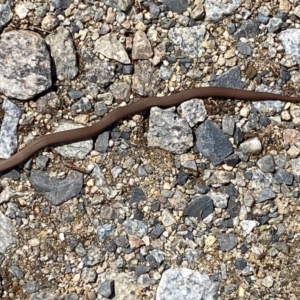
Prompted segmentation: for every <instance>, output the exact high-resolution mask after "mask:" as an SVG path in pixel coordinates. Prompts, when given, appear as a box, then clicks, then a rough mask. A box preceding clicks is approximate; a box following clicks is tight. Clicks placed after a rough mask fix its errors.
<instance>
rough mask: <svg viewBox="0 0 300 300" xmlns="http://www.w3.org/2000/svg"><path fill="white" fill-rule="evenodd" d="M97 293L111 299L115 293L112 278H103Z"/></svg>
mask: <svg viewBox="0 0 300 300" xmlns="http://www.w3.org/2000/svg"><path fill="white" fill-rule="evenodd" d="M97 293H98V294H100V295H101V296H103V297H105V298H109V299H111V298H112V296H113V295H114V293H115V282H114V280H105V281H104V282H103V283H102V284H101V286H100V287H99V289H98V292H97Z"/></svg>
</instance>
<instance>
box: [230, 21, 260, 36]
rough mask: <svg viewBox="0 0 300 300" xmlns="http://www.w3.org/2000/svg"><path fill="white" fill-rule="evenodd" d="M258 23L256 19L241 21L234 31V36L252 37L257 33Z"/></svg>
mask: <svg viewBox="0 0 300 300" xmlns="http://www.w3.org/2000/svg"><path fill="white" fill-rule="evenodd" d="M259 24H260V22H259V21H258V20H246V21H244V22H243V23H242V25H241V26H240V28H239V29H238V30H237V31H236V32H235V33H234V35H233V36H234V38H235V39H237V40H239V39H240V38H242V37H244V38H246V39H249V38H254V37H256V36H257V35H258V34H259Z"/></svg>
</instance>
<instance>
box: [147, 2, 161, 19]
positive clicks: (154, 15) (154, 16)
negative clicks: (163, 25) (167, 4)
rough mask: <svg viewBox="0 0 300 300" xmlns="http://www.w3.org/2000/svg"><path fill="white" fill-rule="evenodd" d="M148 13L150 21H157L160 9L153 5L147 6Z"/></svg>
mask: <svg viewBox="0 0 300 300" xmlns="http://www.w3.org/2000/svg"><path fill="white" fill-rule="evenodd" d="M149 12H150V15H151V19H157V18H158V17H159V14H160V8H159V6H157V5H156V4H155V3H151V4H150V6H149Z"/></svg>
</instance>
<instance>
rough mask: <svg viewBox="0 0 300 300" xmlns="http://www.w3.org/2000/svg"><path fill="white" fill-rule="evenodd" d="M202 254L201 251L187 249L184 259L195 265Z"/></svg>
mask: <svg viewBox="0 0 300 300" xmlns="http://www.w3.org/2000/svg"><path fill="white" fill-rule="evenodd" d="M202 254H203V251H202V250H197V249H191V248H187V249H186V251H185V255H186V259H187V261H188V262H190V263H195V261H197V260H198V259H199V258H200V257H201V256H202Z"/></svg>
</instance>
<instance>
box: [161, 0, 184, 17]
mask: <svg viewBox="0 0 300 300" xmlns="http://www.w3.org/2000/svg"><path fill="white" fill-rule="evenodd" d="M162 3H163V4H164V5H166V7H167V10H170V11H173V12H176V13H178V14H182V13H183V12H184V11H186V10H187V8H188V0H162Z"/></svg>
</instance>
